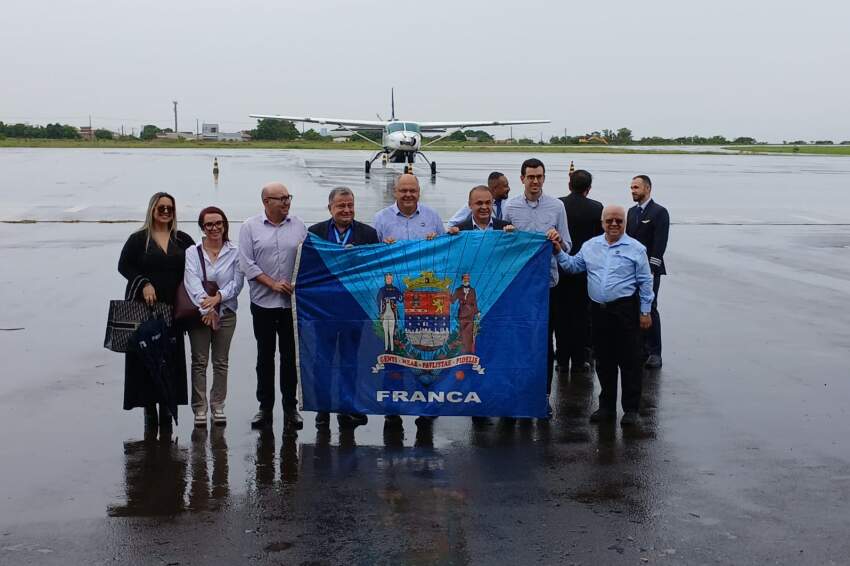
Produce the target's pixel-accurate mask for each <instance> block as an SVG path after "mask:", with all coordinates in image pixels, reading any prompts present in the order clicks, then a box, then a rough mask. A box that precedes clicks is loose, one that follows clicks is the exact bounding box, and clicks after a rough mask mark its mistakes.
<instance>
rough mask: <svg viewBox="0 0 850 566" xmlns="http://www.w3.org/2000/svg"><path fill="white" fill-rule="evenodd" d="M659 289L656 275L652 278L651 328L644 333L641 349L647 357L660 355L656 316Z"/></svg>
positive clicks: (659, 321)
mask: <svg viewBox="0 0 850 566" xmlns="http://www.w3.org/2000/svg"><path fill="white" fill-rule="evenodd" d="M660 287H661V275H660V274H658V273H656V274H655V275H654V276H653V278H652V292H653V293H655V298H654V299H653V300H652V326H651V327H650V329H649V330H647V331H646V332H644V333H643V334H644V336H643V349H644V351H645V353H646V355H647V356H652V355H655V356H660V355H661V315H659V314H658V289H659V288H660Z"/></svg>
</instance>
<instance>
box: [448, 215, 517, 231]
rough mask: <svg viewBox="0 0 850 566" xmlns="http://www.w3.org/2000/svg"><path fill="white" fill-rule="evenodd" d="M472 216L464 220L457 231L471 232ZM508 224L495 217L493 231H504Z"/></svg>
mask: <svg viewBox="0 0 850 566" xmlns="http://www.w3.org/2000/svg"><path fill="white" fill-rule="evenodd" d="M472 222H473V221H472V215H470V216H468V217H467V218H466V220H464V221H463V222H461V223H460V224H458V225H457V228H458V230H461V231H463V230H472V229H473V226H472ZM508 224H510V222H505V221H504V220H499V219H498V218H496V217H493V230H504V229H505V226H507V225H508Z"/></svg>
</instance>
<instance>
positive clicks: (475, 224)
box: [470, 215, 493, 230]
mask: <svg viewBox="0 0 850 566" xmlns="http://www.w3.org/2000/svg"><path fill="white" fill-rule="evenodd" d="M470 220H472V229H473V230H492V229H493V216H492V215H491V216H490V222H489V223H488V224H487V227H486V228H482V227H481V226H479V225H478V222H476V221H475V218H474V217H472V218H470Z"/></svg>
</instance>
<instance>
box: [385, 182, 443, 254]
mask: <svg viewBox="0 0 850 566" xmlns="http://www.w3.org/2000/svg"><path fill="white" fill-rule="evenodd" d="M419 193H420V190H419V179H417V178H416V175H412V174H410V173H405V174H404V175H401V176H400V177H399V178H398V180H397V181H396V183H395V187H394V188H393V194H394V195H395V199H396V201H395V204H393V205H391V206H388V207H387V208H384V209H382V210H379V211H378V213H377V214H376V215H375V222H374V226H375V230H377V232H378V239H379V240H381V241H382V242H384V243H387V244H392V243H393V242H396V241H399V240H431V239H433V238H435V237H436V236H437V235H439V234H442V233H444V232H445V228H444V227H443V221H442V220H441V219H440V215H439V214H437V211H435V210H434V209H433V208H430V207H428V206H425V205H424V204H419Z"/></svg>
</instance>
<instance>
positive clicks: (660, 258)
mask: <svg viewBox="0 0 850 566" xmlns="http://www.w3.org/2000/svg"><path fill="white" fill-rule="evenodd" d="M629 190H630V191H631V192H632V200H633V201H635V202H636V203H637V204H636V205H635V206H633V207H631V208H630V209H629V227H628V234H629V236H631V237H632V238H634V239H635V240H637V241H638V242H640V243H641V244H643V245H644V246H645V247H646V254H647V256H649V268H650V269H651V270H652V277H653V280H652V291H653V292H654V293H655V300H654V301H652V327H651V328H650V329H649V330H648V331H647V332H646V335H645V336H644V350H645V352H644V353H645V354H646V356H647V357H646V362H645V364H646V367H648V368H650V369H656V368H660V367H661V315H659V314H658V289H659V288H660V287H661V276H662V275H666V274H667V268H666V267H665V265H664V251H665V250H666V249H667V236H668V235H669V233H670V215H669V214H668V213H667V209H666V208H664V207H663V206H661V205H660V204H658V203H657V202H655V201H654V200H652V181H651V180H650V178H649V177H648V176H646V175H638V176H636V177H635V178H633V179H632V183H631V185H630V186H629Z"/></svg>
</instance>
